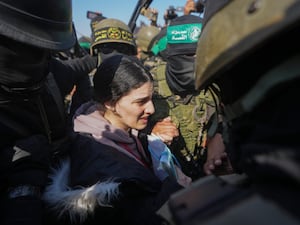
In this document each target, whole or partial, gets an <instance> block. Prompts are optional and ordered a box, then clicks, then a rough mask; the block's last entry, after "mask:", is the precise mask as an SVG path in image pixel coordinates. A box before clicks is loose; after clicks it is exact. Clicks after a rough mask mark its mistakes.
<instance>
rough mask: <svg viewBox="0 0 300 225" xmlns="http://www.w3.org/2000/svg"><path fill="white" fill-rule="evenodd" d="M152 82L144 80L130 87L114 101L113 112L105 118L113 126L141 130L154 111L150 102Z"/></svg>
mask: <svg viewBox="0 0 300 225" xmlns="http://www.w3.org/2000/svg"><path fill="white" fill-rule="evenodd" d="M152 93H153V84H152V83H151V82H146V83H145V84H143V85H142V86H141V87H139V88H137V89H132V90H131V91H130V92H129V93H128V94H127V95H125V96H123V97H122V98H120V99H119V101H118V102H117V103H116V105H115V107H114V110H113V113H109V115H108V116H109V118H107V119H108V120H109V121H110V122H111V123H112V124H113V125H114V126H116V127H118V128H121V129H124V130H126V131H128V130H129V129H130V128H132V129H137V130H141V129H143V128H145V127H146V125H147V123H148V118H149V116H150V115H151V114H153V113H154V106H153V103H152Z"/></svg>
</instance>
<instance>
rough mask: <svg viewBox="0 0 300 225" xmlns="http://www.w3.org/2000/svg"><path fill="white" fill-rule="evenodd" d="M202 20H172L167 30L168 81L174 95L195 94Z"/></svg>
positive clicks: (186, 16)
mask: <svg viewBox="0 0 300 225" xmlns="http://www.w3.org/2000/svg"><path fill="white" fill-rule="evenodd" d="M201 22H202V19H201V18H200V17H199V16H194V15H184V16H180V17H177V18H176V19H174V20H172V21H171V23H170V25H169V26H168V28H167V41H168V44H167V55H168V56H167V67H166V80H167V83H168V85H169V88H170V89H171V91H172V92H173V93H174V94H177V95H180V96H182V97H184V96H186V95H189V94H195V93H196V92H197V91H196V90H195V76H194V62H195V54H196V49H197V41H198V39H199V36H200V33H201V28H202V23H201Z"/></svg>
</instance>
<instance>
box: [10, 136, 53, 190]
mask: <svg viewBox="0 0 300 225" xmlns="http://www.w3.org/2000/svg"><path fill="white" fill-rule="evenodd" d="M9 150H10V151H12V153H13V155H12V157H11V164H10V171H9V172H10V173H9V176H8V183H9V186H11V187H14V186H19V185H31V186H37V187H43V186H44V185H45V184H46V182H47V176H48V170H49V166H50V157H51V154H50V152H51V146H50V144H49V143H48V140H47V138H46V137H45V136H43V135H34V136H30V137H28V138H25V139H21V140H18V141H16V143H15V146H13V147H12V148H10V149H9Z"/></svg>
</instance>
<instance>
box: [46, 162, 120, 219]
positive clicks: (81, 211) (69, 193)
mask: <svg viewBox="0 0 300 225" xmlns="http://www.w3.org/2000/svg"><path fill="white" fill-rule="evenodd" d="M69 174H70V161H69V160H65V161H64V162H63V163H62V164H61V166H60V167H59V168H57V169H53V173H52V174H51V175H50V179H51V182H52V183H51V184H50V185H49V186H47V187H46V190H45V192H44V195H43V200H44V201H45V202H46V204H47V205H49V206H50V207H52V208H53V209H54V211H56V212H57V214H58V217H61V216H62V215H66V214H67V215H68V216H69V217H70V220H71V222H74V221H75V220H79V221H80V222H83V221H84V220H85V219H86V218H87V216H88V215H89V214H92V213H93V212H94V208H95V206H96V205H97V204H98V205H100V206H105V207H112V205H111V201H112V200H114V199H116V198H117V197H118V195H119V184H120V183H116V182H113V180H109V181H103V182H101V181H99V182H98V183H96V184H94V185H92V186H90V187H76V189H71V188H70V187H68V181H69Z"/></svg>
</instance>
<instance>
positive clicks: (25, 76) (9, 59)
mask: <svg viewBox="0 0 300 225" xmlns="http://www.w3.org/2000/svg"><path fill="white" fill-rule="evenodd" d="M0 40H1V45H0V91H1V92H2V93H8V94H10V95H11V94H20V95H22V94H26V93H28V94H29V93H30V92H34V91H36V90H37V89H39V88H40V85H41V83H43V81H44V80H45V78H46V75H47V70H48V57H49V52H48V51H46V50H42V49H39V48H36V47H32V46H29V45H26V44H23V43H19V42H16V41H13V40H10V39H7V38H6V37H3V36H0Z"/></svg>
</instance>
